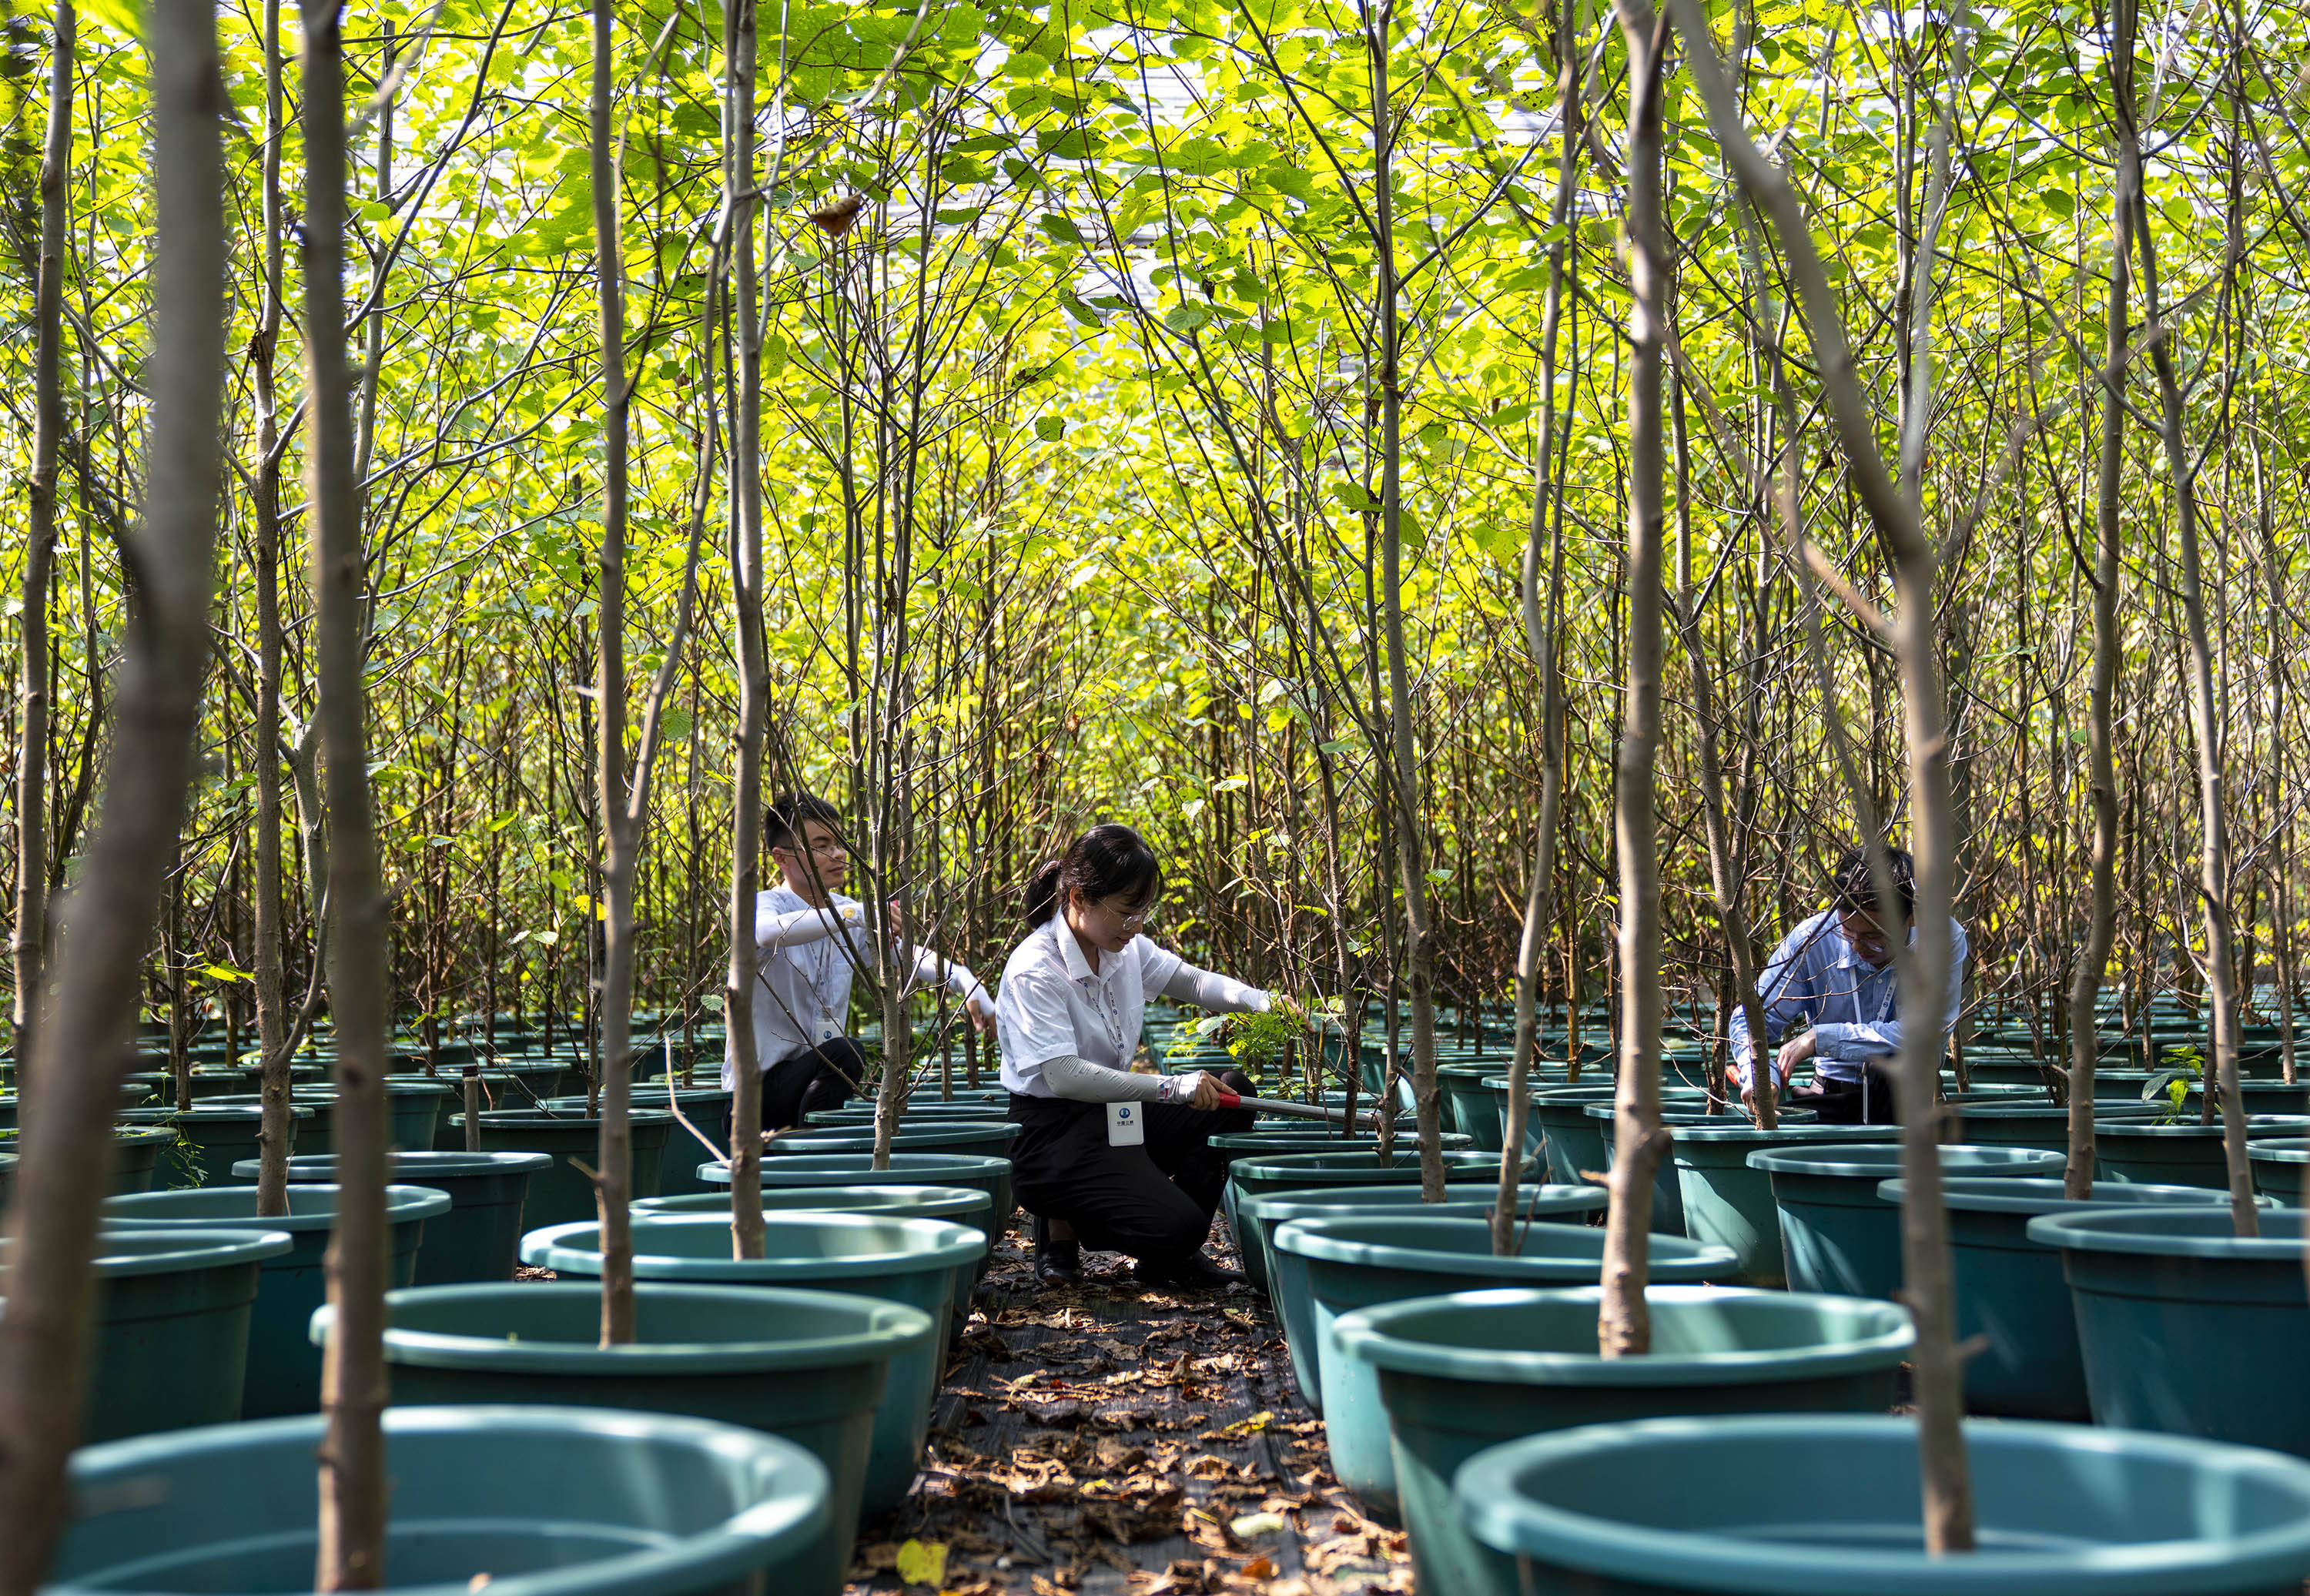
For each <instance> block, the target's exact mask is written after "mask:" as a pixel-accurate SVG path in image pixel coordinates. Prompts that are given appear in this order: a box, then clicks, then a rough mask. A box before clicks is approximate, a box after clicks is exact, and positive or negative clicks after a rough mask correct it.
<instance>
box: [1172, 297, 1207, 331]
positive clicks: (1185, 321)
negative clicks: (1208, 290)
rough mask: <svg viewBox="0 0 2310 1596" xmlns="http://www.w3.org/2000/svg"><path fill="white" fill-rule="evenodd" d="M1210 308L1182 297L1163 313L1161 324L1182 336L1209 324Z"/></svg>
mask: <svg viewBox="0 0 2310 1596" xmlns="http://www.w3.org/2000/svg"><path fill="white" fill-rule="evenodd" d="M1210 323H1211V307H1210V306H1208V305H1198V304H1195V303H1194V302H1193V301H1192V300H1187V299H1182V300H1180V301H1179V302H1178V303H1177V305H1174V306H1172V307H1171V308H1169V309H1168V310H1166V311H1165V312H1164V313H1163V325H1165V326H1167V327H1168V328H1170V329H1171V330H1172V331H1173V332H1174V333H1177V334H1180V335H1181V336H1182V337H1184V336H1185V335H1186V334H1189V333H1193V332H1195V331H1196V330H1198V329H1199V328H1202V327H1204V326H1207V325H1210Z"/></svg>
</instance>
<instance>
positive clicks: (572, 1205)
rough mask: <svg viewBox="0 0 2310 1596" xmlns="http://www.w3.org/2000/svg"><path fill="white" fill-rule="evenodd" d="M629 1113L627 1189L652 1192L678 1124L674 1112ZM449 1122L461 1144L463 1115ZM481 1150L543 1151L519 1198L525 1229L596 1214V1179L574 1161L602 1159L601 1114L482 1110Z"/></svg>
mask: <svg viewBox="0 0 2310 1596" xmlns="http://www.w3.org/2000/svg"><path fill="white" fill-rule="evenodd" d="M627 1117H628V1119H629V1121H630V1126H631V1133H632V1136H633V1186H632V1191H631V1193H630V1195H631V1196H635V1197H655V1196H656V1195H657V1177H658V1171H659V1170H660V1169H661V1168H662V1167H664V1163H665V1144H666V1139H667V1138H668V1137H669V1136H671V1135H673V1134H674V1133H675V1132H676V1130H677V1127H676V1126H675V1124H674V1123H673V1115H671V1114H666V1113H663V1112H657V1113H653V1112H651V1111H650V1110H648V1109H644V1108H637V1109H634V1110H633V1111H632V1112H631V1113H630V1115H628V1116H627ZM449 1122H450V1123H451V1125H452V1126H453V1127H454V1128H455V1129H456V1132H457V1133H458V1139H459V1141H460V1143H461V1144H462V1142H463V1140H464V1135H465V1115H462V1114H453V1115H450V1116H449ZM482 1151H483V1152H491V1153H544V1154H545V1155H547V1159H548V1162H547V1164H546V1166H545V1167H544V1168H543V1169H540V1170H538V1171H536V1172H535V1173H534V1174H533V1175H531V1176H530V1177H529V1191H528V1193H527V1194H526V1195H525V1197H524V1198H523V1201H522V1210H521V1212H522V1228H523V1229H524V1230H525V1231H529V1230H534V1229H536V1228H538V1227H540V1226H543V1225H562V1224H569V1223H574V1222H575V1221H577V1220H579V1219H592V1218H595V1217H596V1214H597V1212H598V1210H597V1207H596V1204H595V1195H594V1182H593V1180H592V1178H591V1177H590V1176H588V1175H586V1173H585V1170H582V1169H580V1168H578V1167H577V1165H578V1164H583V1165H585V1166H586V1169H591V1168H593V1167H595V1165H597V1164H599V1163H600V1162H601V1160H602V1122H601V1121H600V1120H598V1119H580V1118H576V1117H573V1116H571V1115H560V1114H552V1113H549V1112H547V1111H546V1110H544V1109H536V1108H505V1109H497V1110H492V1111H489V1112H485V1113H484V1114H483V1115H482ZM572 1159H575V1160H576V1162H575V1163H573V1162H571V1160H572Z"/></svg>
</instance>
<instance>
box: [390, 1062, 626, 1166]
mask: <svg viewBox="0 0 2310 1596" xmlns="http://www.w3.org/2000/svg"><path fill="white" fill-rule="evenodd" d="M575 1074H577V1071H574V1070H572V1069H571V1068H570V1066H569V1064H568V1063H566V1062H565V1061H562V1060H559V1059H531V1060H527V1061H517V1060H513V1059H502V1060H500V1061H499V1062H498V1063H492V1064H487V1065H484V1066H482V1069H481V1070H480V1071H478V1073H477V1075H476V1077H475V1080H474V1084H475V1085H476V1086H478V1087H479V1088H480V1089H481V1098H482V1113H484V1114H495V1113H499V1112H503V1111H514V1110H522V1109H528V1110H532V1111H534V1110H535V1109H536V1108H537V1107H538V1106H539V1105H540V1104H542V1103H543V1102H544V1101H546V1100H547V1099H548V1098H551V1097H560V1096H561V1095H562V1089H563V1087H565V1086H566V1085H568V1084H569V1078H570V1077H571V1076H573V1075H575ZM429 1079H433V1080H439V1082H440V1083H441V1084H442V1085H443V1086H446V1087H447V1088H448V1089H449V1094H450V1098H449V1101H448V1103H447V1104H446V1105H444V1106H443V1107H442V1109H441V1112H440V1114H439V1115H438V1116H436V1118H435V1119H434V1122H433V1148H434V1150H435V1151H436V1152H445V1153H454V1152H463V1151H464V1150H465V1123H464V1122H463V1121H461V1120H459V1119H457V1118H456V1116H457V1115H459V1114H462V1113H463V1112H465V1069H464V1067H463V1066H462V1065H461V1066H458V1067H456V1068H452V1067H451V1066H449V1065H447V1064H444V1065H443V1066H442V1067H441V1072H440V1074H439V1075H438V1076H434V1077H430V1078H429ZM586 1162H588V1163H591V1162H593V1160H592V1159H590V1158H589V1159H587V1160H586Z"/></svg>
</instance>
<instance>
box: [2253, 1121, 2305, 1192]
mask: <svg viewBox="0 0 2310 1596" xmlns="http://www.w3.org/2000/svg"><path fill="white" fill-rule="evenodd" d="M2245 1159H2246V1163H2247V1164H2248V1165H2250V1166H2251V1167H2253V1170H2254V1195H2256V1196H2257V1197H2267V1198H2269V1199H2270V1200H2271V1201H2273V1202H2277V1203H2280V1204H2283V1205H2284V1206H2285V1207H2288V1208H2300V1207H2301V1206H2302V1167H2303V1166H2304V1165H2306V1164H2310V1139H2306V1138H2304V1137H2300V1136H2273V1137H2271V1138H2269V1139H2268V1140H2267V1141H2262V1140H2257V1141H2249V1142H2247V1143H2246V1144H2245Z"/></svg>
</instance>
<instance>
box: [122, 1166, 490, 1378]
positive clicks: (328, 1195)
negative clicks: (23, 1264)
mask: <svg viewBox="0 0 2310 1596" xmlns="http://www.w3.org/2000/svg"><path fill="white" fill-rule="evenodd" d="M385 1204H386V1224H387V1226H388V1227H389V1229H388V1237H389V1241H390V1244H391V1246H392V1261H391V1273H390V1275H389V1277H388V1282H387V1283H388V1284H390V1285H393V1286H406V1285H407V1284H409V1278H410V1275H411V1273H412V1271H413V1270H414V1269H415V1266H416V1263H417V1248H418V1244H419V1242H420V1241H421V1240H422V1239H423V1237H424V1233H425V1221H426V1220H428V1219H432V1218H434V1217H435V1216H436V1215H438V1214H443V1213H447V1211H448V1209H449V1199H448V1198H447V1196H446V1195H444V1194H443V1193H439V1192H435V1191H430V1190H429V1189H427V1188H426V1187H424V1186H387V1187H386V1189H385ZM336 1205H337V1188H336V1187H334V1186H325V1185H311V1186H291V1187H290V1188H289V1211H288V1212H287V1213H285V1214H268V1215H266V1216H265V1218H263V1219H259V1218H257V1215H256V1187H255V1186H241V1185H227V1186H204V1187H198V1188H195V1189H193V1190H190V1191H183V1192H145V1193H140V1194H138V1195H135V1196H129V1197H114V1198H111V1199H109V1201H106V1203H105V1205H104V1218H105V1223H106V1225H107V1227H109V1228H110V1229H115V1230H148V1231H150V1230H178V1231H185V1232H192V1231H200V1230H218V1229H224V1228H231V1229H248V1230H268V1231H273V1230H277V1231H284V1232H286V1233H287V1234H288V1236H289V1239H290V1243H291V1245H290V1247H289V1250H288V1251H287V1252H285V1253H279V1254H277V1255H275V1256H273V1257H270V1258H266V1259H265V1260H263V1262H262V1264H261V1271H262V1272H260V1274H259V1275H258V1277H257V1282H256V1306H255V1307H254V1309H252V1310H251V1312H250V1314H249V1320H248V1361H247V1377H246V1380H245V1382H244V1383H243V1385H242V1388H241V1404H240V1410H241V1412H242V1414H243V1415H244V1416H246V1417H247V1418H274V1417H277V1416H279V1415H282V1414H290V1413H310V1412H312V1411H313V1410H315V1409H317V1407H319V1406H320V1402H321V1355H320V1353H319V1351H318V1350H317V1349H315V1347H314V1346H313V1344H312V1342H311V1340H308V1337H307V1334H306V1326H307V1325H308V1323H310V1322H311V1320H312V1317H313V1310H314V1309H315V1308H317V1307H319V1306H320V1305H321V1304H322V1302H323V1300H324V1299H325V1298H326V1297H327V1295H328V1286H327V1281H326V1279H324V1278H323V1275H322V1269H321V1258H322V1254H323V1253H325V1252H326V1251H327V1249H328V1245H329V1227H330V1224H331V1222H332V1221H333V1220H334V1219H335V1217H336Z"/></svg>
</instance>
